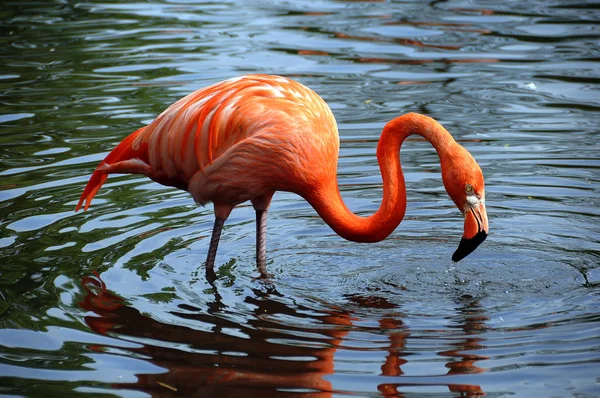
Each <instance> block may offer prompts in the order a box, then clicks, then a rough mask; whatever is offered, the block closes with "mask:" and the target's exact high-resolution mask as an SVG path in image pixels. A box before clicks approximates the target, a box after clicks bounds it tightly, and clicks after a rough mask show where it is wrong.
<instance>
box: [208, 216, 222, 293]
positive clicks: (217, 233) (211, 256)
mask: <svg viewBox="0 0 600 398" xmlns="http://www.w3.org/2000/svg"><path fill="white" fill-rule="evenodd" d="M224 224H225V220H224V219H222V218H219V217H216V218H215V224H214V226H213V231H212V236H211V238H210V246H209V247H208V254H207V256H206V278H207V279H208V281H209V282H211V283H212V282H214V280H215V279H216V275H215V270H214V268H215V257H216V256H217V249H218V248H219V240H220V239H221V231H222V230H223V225H224Z"/></svg>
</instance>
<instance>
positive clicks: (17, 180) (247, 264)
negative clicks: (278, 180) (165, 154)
mask: <svg viewBox="0 0 600 398" xmlns="http://www.w3.org/2000/svg"><path fill="white" fill-rule="evenodd" d="M1 15H2V17H1V22H0V23H1V25H2V32H3V34H2V41H1V42H0V43H1V44H0V45H1V48H2V52H1V54H2V55H1V58H2V62H1V64H0V65H1V69H0V95H1V97H0V98H1V100H0V143H1V146H0V247H1V248H0V253H1V258H2V265H1V266H0V328H1V329H0V394H5V395H8V396H28V397H33V396H44V397H49V396H60V397H62V396H69V397H79V396H99V397H104V396H105V397H108V396H123V397H144V396H155V397H163V396H198V397H207V396H228V397H238V396H249V395H251V394H256V396H264V397H284V396H285V397H287V396H302V397H327V396H343V395H347V394H351V395H354V396H362V397H365V396H386V397H397V396H398V397H399V396H407V397H408V396H415V397H417V396H418V397H422V396H479V395H483V394H487V395H488V396H491V397H504V396H513V395H514V396H523V397H528V396H578V397H584V396H597V395H600V384H599V383H600V372H599V371H598V369H600V367H599V363H600V315H599V313H600V306H599V304H598V295H599V286H600V270H599V268H598V264H599V258H600V228H599V227H598V216H599V215H600V210H599V207H600V206H599V204H600V190H599V182H600V144H598V139H597V137H598V130H599V125H600V123H599V120H600V118H599V117H598V115H599V110H600V94H599V87H600V85H599V82H600V72H599V66H600V64H599V62H598V60H599V57H600V52H599V46H598V39H599V37H600V30H599V25H598V23H599V21H600V7H599V6H598V4H597V3H595V2H587V1H584V0H580V1H568V0H558V1H554V2H541V1H540V2H520V1H512V2H495V3H494V2H484V1H465V0H460V1H444V2H431V3H430V4H428V5H426V4H424V3H423V2H420V1H414V2H375V1H371V2H369V1H294V2H284V1H275V0H271V1H242V0H239V1H229V2H206V3H203V2H191V1H189V2H188V1H180V2H174V1H171V2H167V1H164V2H159V1H155V2H139V3H134V2H114V1H106V2H103V3H102V2H97V1H89V2H65V1H39V2H4V3H3V9H2V13H1ZM250 72H260V73H277V74H281V75H285V76H288V77H292V78H295V79H297V80H299V81H301V82H303V83H304V84H306V85H308V86H310V87H311V88H313V89H314V90H315V91H317V92H318V93H320V94H321V95H322V96H323V98H325V100H326V101H328V103H329V104H330V105H331V107H332V109H333V111H334V113H335V115H336V118H337V120H338V123H339V126H340V134H341V137H342V144H341V146H342V148H341V159H340V170H339V179H340V182H341V186H342V190H343V197H344V199H345V200H346V201H347V203H348V205H349V207H350V208H351V209H353V210H354V211H356V212H358V213H361V214H368V213H371V212H374V211H375V210H376V209H377V207H378V206H379V201H380V198H381V178H380V175H379V172H378V167H377V162H376V160H375V147H376V142H377V139H378V137H379V134H380V131H381V128H382V127H383V125H384V124H385V122H386V121H388V120H389V119H391V118H392V117H395V116H397V115H399V114H401V113H405V112H408V111H417V112H421V113H425V114H428V115H430V116H433V117H434V118H436V119H437V120H439V121H440V122H441V123H443V124H444V125H445V126H446V127H447V128H448V129H449V130H450V131H451V132H452V133H453V134H454V136H455V137H456V138H457V139H458V140H459V141H460V142H461V143H463V145H465V146H466V147H467V148H468V149H469V150H470V151H471V152H472V153H473V155H474V156H475V158H476V159H477V160H478V162H479V164H480V165H481V166H482V168H483V170H484V174H485V177H486V185H487V198H486V199H487V204H488V215H489V219H490V236H489V237H488V240H487V241H486V242H485V243H484V244H483V245H482V246H481V247H480V248H479V249H478V250H477V251H476V252H475V253H473V254H472V255H471V256H469V257H468V258H467V259H466V260H464V261H463V262H461V263H459V264H458V265H453V264H452V263H451V262H450V256H451V254H452V252H453V250H454V249H455V248H456V245H457V244H458V241H459V239H460V235H461V233H462V221H461V216H460V214H459V213H458V212H457V211H456V209H455V208H454V206H453V205H452V204H451V202H450V200H449V199H448V197H447V195H446V193H445V191H444V189H443V187H442V185H441V179H440V169H439V163H438V158H437V156H436V154H435V151H433V150H432V149H431V147H430V145H429V144H427V143H426V142H424V141H421V140H418V139H411V140H410V141H408V142H407V143H406V144H405V145H404V147H403V150H402V161H403V167H404V171H405V175H406V180H407V183H408V198H409V205H408V211H407V215H406V219H405V220H404V221H403V223H402V224H401V226H400V228H398V229H397V230H396V232H395V233H393V234H392V235H391V236H390V237H389V238H388V239H386V240H385V241H383V242H381V243H377V244H372V245H359V244H355V243H351V242H347V241H344V240H342V239H341V238H339V237H337V236H336V235H335V234H334V233H333V232H332V231H331V230H330V229H329V228H328V227H327V226H326V225H325V224H324V223H323V222H322V221H320V219H319V218H318V217H316V214H315V212H314V211H313V210H312V209H311V208H310V206H309V205H308V204H307V203H305V202H304V201H302V200H301V199H300V198H299V197H297V196H294V195H291V194H287V193H279V194H277V195H276V196H275V200H274V203H273V205H272V208H271V212H270V217H269V235H268V268H269V270H270V271H271V272H272V273H273V274H274V275H275V277H274V278H273V280H272V281H271V282H269V283H265V282H260V281H256V280H255V279H254V278H255V277H256V276H257V272H256V270H255V265H254V223H253V220H254V213H253V211H252V209H251V207H248V206H241V207H240V208H238V209H236V210H235V211H234V212H233V213H232V216H231V218H230V219H229V220H228V223H227V226H226V229H225V231H224V235H223V240H222V243H221V246H220V248H219V253H218V258H217V262H218V265H219V269H218V276H219V279H218V281H217V282H216V285H215V287H214V288H213V287H212V286H211V285H210V284H208V283H207V281H206V280H205V279H204V276H203V275H204V272H203V269H202V267H201V264H202V262H203V261H204V258H205V256H206V250H207V247H208V241H207V236H208V235H209V233H210V229H211V226H212V222H213V215H212V209H211V208H210V207H207V208H198V207H196V206H195V205H194V204H193V201H192V200H191V198H190V197H189V195H188V194H186V193H184V192H180V191H177V190H174V189H169V188H165V187H162V186H160V185H158V184H155V183H152V182H151V181H149V180H148V179H146V178H142V177H139V176H113V177H111V178H110V179H109V181H108V183H107V184H106V185H105V186H104V187H103V189H102V190H101V191H100V193H99V195H98V196H97V198H96V199H95V201H94V203H93V205H92V207H91V208H90V211H88V212H86V213H81V212H80V213H74V211H73V210H74V207H75V204H76V201H77V199H78V198H79V195H80V193H81V191H82V189H83V187H84V185H85V182H86V181H87V179H88V177H89V175H90V173H91V171H92V170H93V168H94V167H95V166H96V164H97V163H98V162H99V160H101V159H102V158H103V157H104V156H105V155H106V153H107V152H108V151H109V150H110V149H112V148H113V147H114V146H115V144H116V143H118V142H119V141H120V140H121V139H122V138H123V137H125V136H126V135H127V134H128V133H130V132H131V131H133V130H135V129H137V128H139V127H140V126H142V125H143V124H145V123H148V122H150V121H151V120H152V119H153V118H154V117H155V116H156V115H157V114H158V113H159V112H160V111H161V110H163V109H164V108H165V107H166V106H167V105H168V104H170V103H172V102H174V101H175V100H176V99H178V98H180V97H181V96H183V95H185V94H187V93H189V92H191V91H192V90H195V89H198V88H200V87H203V86H206V85H208V84H211V83H214V82H217V81H220V80H222V79H225V78H229V77H233V76H236V75H240V74H243V73H250Z"/></svg>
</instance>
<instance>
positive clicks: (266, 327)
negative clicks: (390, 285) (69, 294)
mask: <svg viewBox="0 0 600 398" xmlns="http://www.w3.org/2000/svg"><path fill="white" fill-rule="evenodd" d="M82 286H83V288H84V290H85V291H86V295H85V297H84V298H83V300H82V301H81V302H80V306H81V308H83V309H85V310H87V311H90V312H93V314H89V315H87V316H85V322H86V323H87V325H88V326H89V327H90V328H91V329H92V330H94V331H95V332H97V333H99V334H103V335H104V334H107V333H111V334H114V335H116V336H118V337H120V338H123V339H125V340H127V339H128V338H131V339H132V340H135V341H138V342H139V341H140V340H142V341H145V342H146V343H145V344H142V345H140V346H139V348H129V350H130V351H131V352H132V353H133V354H136V356H141V357H145V358H150V361H151V362H152V363H153V364H155V365H157V366H159V367H161V368H163V369H166V371H165V373H162V374H138V375H136V376H137V382H136V383H129V384H126V383H122V384H116V385H115V386H114V387H116V388H126V389H135V390H140V391H143V392H145V393H147V394H149V395H150V396H152V397H163V396H186V397H210V396H234V397H237V396H252V395H253V394H259V395H260V396H262V397H280V396H288V395H290V394H291V395H294V396H299V397H303V398H311V397H319V398H321V397H323V398H324V397H331V396H332V395H333V394H335V393H342V394H343V393H344V392H346V391H345V389H344V387H343V385H340V384H342V383H339V382H338V383H335V384H336V386H337V387H338V388H339V390H338V391H336V390H335V389H334V387H333V385H332V380H335V375H334V365H335V362H334V356H335V354H336V352H337V351H338V350H355V351H361V350H366V349H365V348H360V347H352V345H351V344H344V341H345V340H347V339H348V338H349V337H350V336H349V333H352V332H355V331H364V329H365V326H359V325H357V323H359V322H357V321H358V320H359V318H358V315H357V314H356V311H360V312H363V311H364V310H365V309H368V308H373V311H377V312H378V313H379V312H380V311H382V310H383V311H384V312H383V314H384V315H383V316H382V317H381V318H380V319H379V320H378V326H371V327H370V330H367V331H370V332H372V331H373V329H377V331H378V332H381V333H383V334H384V335H385V336H387V339H388V343H387V344H386V349H385V351H386V352H387V355H385V357H382V365H381V374H380V377H381V378H382V379H386V378H388V377H389V378H390V382H389V383H388V382H386V381H385V380H383V382H381V383H380V384H379V385H378V386H377V389H378V390H379V391H380V393H381V394H383V396H386V397H398V396H403V393H402V390H403V389H405V388H406V387H408V386H417V387H418V386H427V385H444V386H446V387H447V388H448V389H449V390H450V391H452V392H455V393H456V392H458V393H461V395H463V396H478V395H483V391H482V390H481V388H480V387H479V386H477V385H467V384H447V383H443V378H444V377H445V376H442V375H440V376H442V377H436V378H435V380H436V381H437V382H436V383H420V382H419V381H418V377H417V378H415V377H409V378H408V379H410V380H408V379H407V381H410V382H407V383H399V382H398V381H401V380H403V378H404V377H405V376H403V375H404V372H403V371H402V366H403V365H405V364H406V363H407V361H409V360H410V355H412V354H413V353H411V352H410V351H409V350H407V348H406V347H407V341H408V339H410V338H411V333H410V330H409V328H408V327H407V326H406V325H405V324H404V322H403V321H402V319H401V317H400V315H399V312H398V310H397V308H395V307H396V306H395V305H394V304H392V303H389V302H388V301H387V300H385V299H383V298H380V297H374V296H367V297H365V296H359V295H353V296H348V297H347V299H348V304H349V305H347V306H345V307H350V308H353V310H347V309H344V308H338V307H335V306H329V307H328V308H326V309H325V310H319V311H315V309H314V308H307V307H304V306H302V305H298V304H295V303H294V304H293V305H289V304H287V300H286V298H285V297H283V296H282V295H281V294H279V293H278V292H277V291H276V290H275V289H274V288H266V291H265V288H264V286H261V287H262V288H263V289H262V290H260V289H255V290H253V294H251V295H248V296H247V297H245V299H244V302H245V303H246V304H247V307H248V308H252V314H251V316H250V317H245V320H244V321H236V320H235V315H236V314H235V312H234V311H232V309H230V308H228V307H227V306H226V305H224V304H223V303H222V302H221V297H220V296H219V294H218V292H217V290H215V294H214V301H213V302H211V303H209V304H208V305H206V306H205V308H204V310H203V309H201V308H196V307H194V306H191V305H187V304H186V305H180V306H179V309H178V310H176V311H173V312H171V314H172V315H174V316H176V317H179V318H181V319H182V320H185V322H182V324H179V325H178V324H167V323H162V322H160V321H157V320H155V319H152V318H151V317H149V316H147V315H144V314H142V313H140V312H139V311H138V310H137V309H135V308H134V307H132V306H130V305H128V303H127V301H126V300H124V299H123V298H121V297H119V296H118V295H116V294H114V293H112V292H111V291H110V290H109V289H108V288H107V286H106V285H105V283H104V282H103V281H102V279H101V278H100V276H99V275H98V274H94V275H89V276H85V277H84V278H83V279H82ZM469 306H471V307H469ZM461 308H462V307H461ZM461 308H459V309H458V312H457V314H456V315H455V317H456V326H457V327H462V328H463V330H464V331H465V332H466V333H467V334H468V331H470V330H473V331H475V330H483V328H484V321H485V319H486V318H485V317H484V316H483V315H482V316H479V315H477V316H475V315H474V314H473V312H472V311H475V312H477V311H480V310H478V309H475V310H474V309H473V308H476V303H470V304H467V305H466V306H465V308H464V309H461ZM469 311H471V312H469ZM477 314H478V313H477ZM190 321H191V322H190ZM244 322H245V323H244ZM184 324H185V325H190V324H197V325H198V326H197V327H194V328H191V327H189V326H184ZM461 325H462V326H461ZM478 328H481V329H478ZM367 329H369V328H367ZM474 334H476V333H475V332H474ZM149 341H150V342H151V341H156V342H160V344H152V343H148V342H149ZM481 341H482V338H481V337H476V336H473V337H470V336H469V337H468V338H466V339H464V340H461V341H460V342H459V341H458V340H457V342H456V343H455V345H456V349H454V350H450V351H444V352H439V353H438V355H440V356H442V357H448V363H447V367H448V368H449V369H450V370H449V371H448V375H456V374H461V373H468V372H470V373H473V372H475V373H476V372H483V371H485V370H484V369H482V368H479V367H476V366H474V363H475V361H477V360H479V359H482V358H484V357H482V356H474V355H471V354H469V355H467V354H463V353H462V351H466V350H469V351H472V350H475V349H478V348H480V347H482V345H481ZM91 348H93V349H96V350H102V347H97V346H96V347H91ZM371 351H372V349H371ZM461 364H462V365H461ZM429 379H431V378H429ZM440 381H441V382H440Z"/></svg>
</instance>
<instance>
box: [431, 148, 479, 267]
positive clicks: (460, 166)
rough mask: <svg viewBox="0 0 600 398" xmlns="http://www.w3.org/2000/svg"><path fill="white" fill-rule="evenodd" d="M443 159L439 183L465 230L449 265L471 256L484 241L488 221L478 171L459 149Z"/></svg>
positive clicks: (470, 158)
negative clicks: (448, 196) (453, 204)
mask: <svg viewBox="0 0 600 398" xmlns="http://www.w3.org/2000/svg"><path fill="white" fill-rule="evenodd" d="M449 152H450V154H448V156H446V157H445V158H444V159H442V179H443V181H444V186H445V187H446V191H447V192H448V195H450V198H451V199H452V200H453V201H454V203H455V204H456V206H457V207H458V209H459V210H460V211H461V213H463V215H464V217H465V227H464V233H463V236H462V239H461V241H460V244H459V245H458V249H456V251H455V252H454V254H453V255H452V261H455V262H457V261H460V260H462V259H463V258H465V257H467V256H468V255H469V254H471V253H472V252H473V251H474V250H475V249H477V247H478V246H479V245H480V244H481V243H482V242H483V241H484V240H485V238H487V235H488V217H487V212H486V209H485V184H484V180H483V173H482V172H481V168H480V167H479V165H478V164H477V162H476V161H475V159H474V158H473V156H471V154H470V153H469V151H467V150H466V149H465V148H463V147H462V146H460V145H458V144H456V147H454V148H453V150H452V151H449Z"/></svg>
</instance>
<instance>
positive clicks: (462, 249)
mask: <svg viewBox="0 0 600 398" xmlns="http://www.w3.org/2000/svg"><path fill="white" fill-rule="evenodd" d="M485 238H487V233H486V232H485V231H480V232H478V233H477V235H475V236H474V237H472V238H471V239H465V238H462V239H461V240H460V244H459V245H458V249H456V251H455V252H454V254H453V255H452V261H454V262H455V263H457V262H459V261H460V260H462V259H463V258H465V257H467V256H468V255H469V254H471V253H473V252H474V251H475V249H477V246H479V245H480V244H481V243H482V242H483V241H484V240H485Z"/></svg>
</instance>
